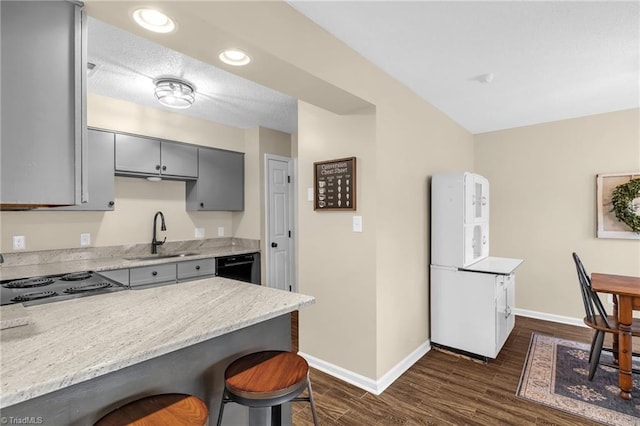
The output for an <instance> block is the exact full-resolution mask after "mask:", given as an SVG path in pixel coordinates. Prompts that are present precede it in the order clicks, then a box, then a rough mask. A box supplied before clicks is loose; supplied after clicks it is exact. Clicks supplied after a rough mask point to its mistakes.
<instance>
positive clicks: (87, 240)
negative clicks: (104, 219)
mask: <svg viewBox="0 0 640 426" xmlns="http://www.w3.org/2000/svg"><path fill="white" fill-rule="evenodd" d="M80 245H81V246H90V245H91V234H89V233H83V234H80Z"/></svg>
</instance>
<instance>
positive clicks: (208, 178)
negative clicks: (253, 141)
mask: <svg viewBox="0 0 640 426" xmlns="http://www.w3.org/2000/svg"><path fill="white" fill-rule="evenodd" d="M198 151H199V152H198V166H199V167H198V180H197V181H195V182H187V189H186V192H187V201H186V206H187V210H224V211H242V210H244V154H243V153H240V152H233V151H224V150H220V149H214V148H198Z"/></svg>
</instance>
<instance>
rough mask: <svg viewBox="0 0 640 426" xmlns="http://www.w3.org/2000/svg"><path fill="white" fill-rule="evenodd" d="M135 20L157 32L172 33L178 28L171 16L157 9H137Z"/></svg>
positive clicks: (134, 14)
mask: <svg viewBox="0 0 640 426" xmlns="http://www.w3.org/2000/svg"><path fill="white" fill-rule="evenodd" d="M133 20H134V21H136V23H137V24H138V25H140V26H141V27H142V28H144V29H147V30H149V31H153V32H156V33H170V32H171V31H173V30H175V28H176V24H175V23H174V22H173V20H171V18H169V17H168V16H167V15H165V14H164V13H162V12H160V11H158V10H155V9H147V8H145V9H137V10H135V11H134V12H133Z"/></svg>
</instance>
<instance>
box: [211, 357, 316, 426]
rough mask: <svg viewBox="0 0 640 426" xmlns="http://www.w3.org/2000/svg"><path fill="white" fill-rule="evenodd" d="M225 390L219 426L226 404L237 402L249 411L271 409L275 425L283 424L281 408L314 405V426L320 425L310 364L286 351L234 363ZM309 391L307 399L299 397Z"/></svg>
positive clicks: (227, 370)
mask: <svg viewBox="0 0 640 426" xmlns="http://www.w3.org/2000/svg"><path fill="white" fill-rule="evenodd" d="M224 378H225V390H224V395H223V399H222V403H221V404H220V414H219V415H218V426H220V424H221V423H222V414H223V412H224V404H226V403H228V402H236V403H238V404H241V405H244V406H247V407H271V424H272V425H273V426H275V425H279V424H280V422H281V404H284V403H285V402H290V401H307V402H309V404H311V414H312V415H313V423H314V425H316V426H317V425H318V420H317V416H316V409H315V404H314V402H313V393H312V391H311V381H310V380H309V364H307V361H306V360H305V359H304V358H303V357H301V356H300V355H298V354H296V353H294V352H286V351H261V352H255V353H251V354H248V355H245V356H243V357H241V358H238V359H237V360H235V361H233V362H232V363H231V364H230V365H229V366H228V367H227V369H226V370H225V373H224ZM305 389H307V391H308V395H309V396H307V397H298V395H300V394H301V393H302V392H303V391H304V390H305Z"/></svg>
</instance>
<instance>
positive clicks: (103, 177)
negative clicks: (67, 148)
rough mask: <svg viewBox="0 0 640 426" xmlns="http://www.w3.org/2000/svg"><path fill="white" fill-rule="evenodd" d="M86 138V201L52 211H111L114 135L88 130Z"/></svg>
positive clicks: (112, 204)
mask: <svg viewBox="0 0 640 426" xmlns="http://www.w3.org/2000/svg"><path fill="white" fill-rule="evenodd" d="M88 136H89V138H88V143H87V149H88V150H89V152H88V155H87V160H88V162H89V173H88V182H87V184H88V201H87V202H86V203H82V204H79V205H77V206H70V207H57V208H55V209H52V210H65V211H66V210H70V211H72V210H82V211H90V210H93V211H108V210H113V206H114V200H113V199H114V193H115V190H114V176H113V156H114V138H115V135H114V134H113V133H111V132H105V131H101V130H92V129H90V130H89V131H88Z"/></svg>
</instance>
